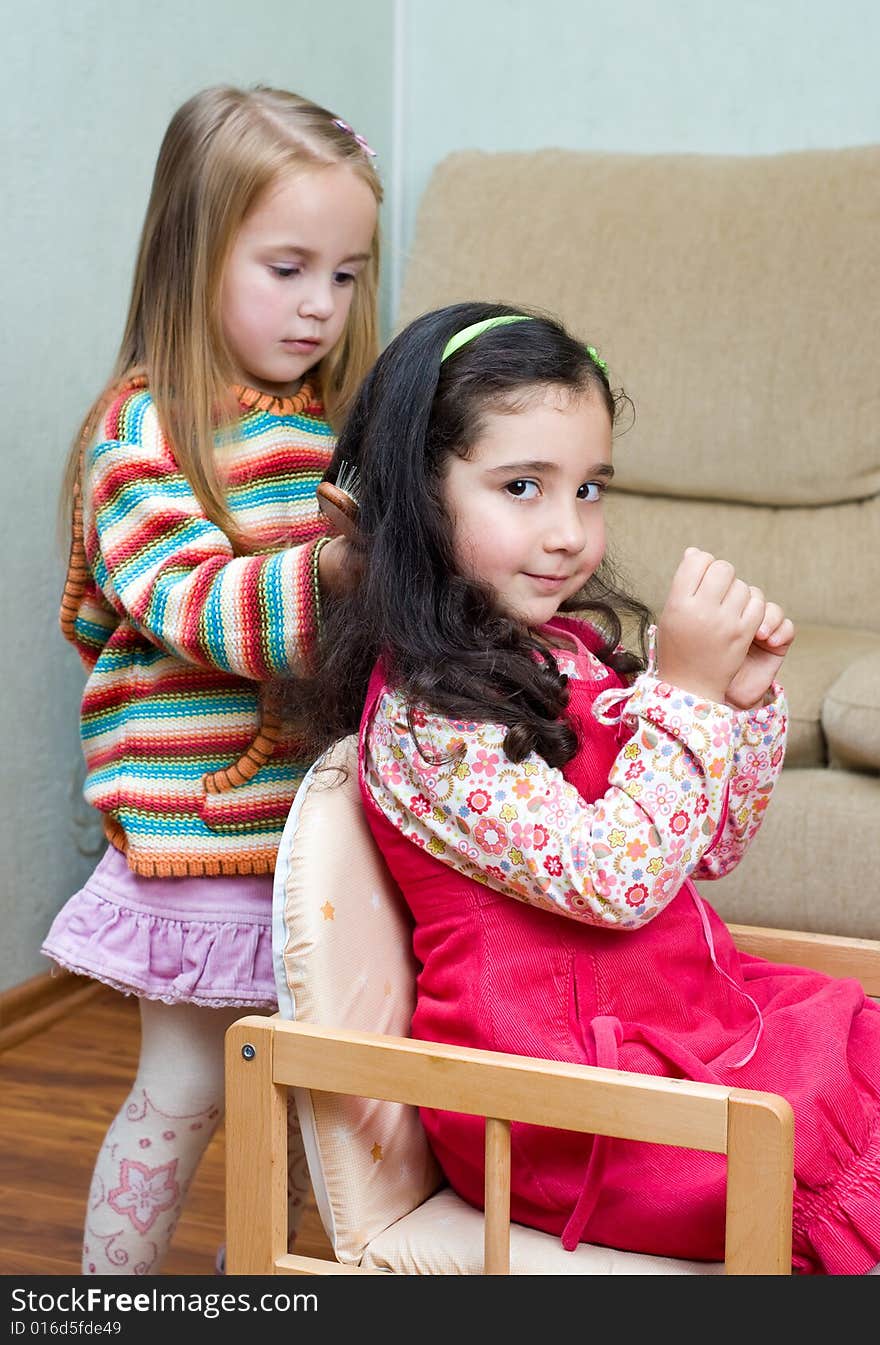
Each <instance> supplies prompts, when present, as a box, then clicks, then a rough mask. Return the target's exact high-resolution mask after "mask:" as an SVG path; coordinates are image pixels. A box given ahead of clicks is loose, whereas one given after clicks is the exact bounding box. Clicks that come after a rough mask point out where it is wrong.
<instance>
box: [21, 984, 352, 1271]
mask: <svg viewBox="0 0 880 1345" xmlns="http://www.w3.org/2000/svg"><path fill="white" fill-rule="evenodd" d="M139 1036H140V1030H139V1022H138V1011H137V1002H136V1000H134V999H133V998H130V997H127V996H124V995H119V994H116V993H115V992H114V991H112V990H103V989H102V990H101V991H100V992H99V993H98V994H97V995H95V996H94V997H93V998H91V999H89V1000H87V1001H86V1003H85V1004H83V1005H82V1006H80V1007H78V1008H76V1009H74V1010H73V1011H72V1012H70V1013H69V1015H68V1016H67V1017H65V1018H63V1019H59V1020H58V1021H56V1022H55V1023H53V1024H52V1025H51V1026H50V1027H49V1028H47V1029H46V1030H44V1031H42V1032H39V1033H37V1034H36V1035H35V1036H31V1037H28V1038H26V1039H25V1040H24V1041H22V1042H20V1043H19V1044H18V1045H16V1046H13V1047H11V1048H10V1049H9V1050H7V1051H5V1052H3V1053H2V1054H0V1274H3V1275H16V1274H19V1275H79V1273H80V1248H81V1244H82V1225H83V1216H84V1213H85V1203H86V1196H87V1194H88V1189H89V1182H90V1181H91V1176H92V1168H93V1166H94V1162H95V1157H96V1155H97V1152H98V1148H99V1146H100V1144H101V1141H102V1140H103V1138H104V1134H105V1132H106V1130H107V1127H108V1126H109V1124H110V1122H111V1121H112V1119H113V1117H114V1116H115V1114H116V1112H117V1110H118V1109H119V1106H120V1104H121V1103H122V1102H123V1100H124V1098H125V1096H126V1094H127V1093H128V1090H129V1088H130V1087H131V1083H132V1080H133V1079H134V1074H135V1067H136V1064H137V1054H138V1043H139ZM224 1153H225V1151H224V1139H223V1127H222V1125H221V1126H220V1128H219V1129H218V1131H217V1133H216V1134H215V1136H214V1138H213V1139H212V1141H211V1143H210V1145H209V1147H208V1150H207V1152H206V1154H205V1157H204V1158H203V1160H202V1164H201V1167H200V1168H199V1170H198V1172H197V1173H196V1176H195V1180H194V1182H193V1185H192V1187H191V1189H190V1194H189V1198H188V1200H187V1203H186V1207H185V1209H184V1212H183V1215H182V1216H181V1219H180V1222H179V1224H178V1226H177V1231H176V1233H175V1235H174V1240H173V1242H172V1245H171V1250H170V1252H169V1255H168V1257H167V1259H166V1261H165V1265H164V1266H163V1268H162V1274H163V1275H210V1274H213V1272H214V1259H215V1256H216V1253H217V1248H218V1247H219V1246H220V1245H221V1243H222V1242H223V1241H224V1230H223V1175H224ZM297 1250H298V1251H302V1252H303V1253H304V1254H305V1255H307V1256H329V1255H330V1250H329V1245H328V1243H327V1239H326V1237H325V1235H324V1231H323V1229H322V1228H321V1225H320V1222H319V1220H318V1218H317V1214H316V1212H315V1210H314V1207H312V1208H311V1209H310V1210H309V1211H308V1213H307V1215H306V1217H305V1220H304V1223H303V1228H302V1230H301V1232H300V1237H299V1238H298V1240H297Z"/></svg>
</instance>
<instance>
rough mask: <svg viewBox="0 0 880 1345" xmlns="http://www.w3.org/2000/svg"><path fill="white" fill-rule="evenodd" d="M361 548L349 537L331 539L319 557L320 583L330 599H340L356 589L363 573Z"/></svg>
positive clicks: (323, 547) (322, 548)
mask: <svg viewBox="0 0 880 1345" xmlns="http://www.w3.org/2000/svg"><path fill="white" fill-rule="evenodd" d="M363 566H364V560H363V553H362V552H361V550H360V548H359V547H358V546H356V545H355V544H354V543H353V542H351V541H350V540H349V539H348V538H347V537H342V536H337V537H331V538H330V540H329V542H326V543H325V545H324V546H322V547H321V551H320V553H319V555H318V583H319V584H320V585H321V592H322V593H323V594H324V595H325V596H326V597H328V598H336V597H340V596H342V595H343V594H345V593H350V592H351V590H352V589H354V588H356V587H357V585H358V583H359V581H360V577H361V572H362V571H363Z"/></svg>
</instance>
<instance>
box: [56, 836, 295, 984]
mask: <svg viewBox="0 0 880 1345" xmlns="http://www.w3.org/2000/svg"><path fill="white" fill-rule="evenodd" d="M272 882H273V879H272V875H271V874H260V875H258V876H256V877H248V876H245V875H241V876H238V875H237V876H235V877H217V878H143V877H141V876H140V874H137V873H133V872H132V870H131V869H130V868H129V867H128V864H127V863H126V860H125V856H124V855H123V854H121V853H120V851H118V850H116V849H115V848H114V847H113V846H108V847H107V850H106V852H105V854H104V856H103V857H102V859H101V861H100V863H99V864H98V866H97V868H96V869H95V871H94V873H93V874H92V876H91V877H90V878H89V880H88V882H87V883H86V884H85V886H84V887H83V888H81V890H80V891H79V892H77V893H75V894H74V895H73V896H72V897H71V898H70V900H69V901H67V902H66V903H65V905H64V906H63V907H62V908H61V910H60V911H59V912H58V914H57V916H56V917H55V920H54V921H53V923H52V927H51V929H50V930H49V933H48V934H47V935H46V938H45V940H44V942H43V946H42V950H41V951H42V952H43V953H45V955H46V956H47V957H50V958H52V960H53V961H54V962H57V963H59V965H60V966H62V967H66V968H67V970H68V971H72V972H76V973H77V974H78V975H80V976H90V977H92V978H93V979H94V980H97V981H103V982H104V983H105V985H110V986H112V987H113V988H114V990H121V991H122V992H123V993H124V994H128V995H138V996H140V997H141V998H144V999H157V1000H161V1001H162V1002H163V1003H165V1004H183V1003H187V1004H200V1005H204V1006H205V1007H209V1008H215V1009H216V1008H223V1007H226V1006H230V1007H238V1006H240V1007H242V1008H261V1009H262V1008H270V1009H275V1008H277V1007H278V1001H277V996H276V992H275V977H274V973H273V969H272Z"/></svg>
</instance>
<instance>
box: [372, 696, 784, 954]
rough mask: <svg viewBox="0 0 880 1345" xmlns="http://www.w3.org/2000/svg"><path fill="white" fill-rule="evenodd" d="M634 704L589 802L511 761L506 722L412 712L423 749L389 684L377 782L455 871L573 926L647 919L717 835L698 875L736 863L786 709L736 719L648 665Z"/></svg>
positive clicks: (406, 822) (539, 762)
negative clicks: (627, 731)
mask: <svg viewBox="0 0 880 1345" xmlns="http://www.w3.org/2000/svg"><path fill="white" fill-rule="evenodd" d="M625 711H626V715H627V718H628V719H629V718H630V717H631V716H632V717H634V718H635V721H636V730H635V732H634V733H633V736H632V737H631V738H630V740H629V741H628V742H627V743H626V744H625V745H624V746H623V747H622V749H621V751H620V753H619V754H618V756H617V759H616V760H615V762H614V764H613V766H612V769H611V772H610V775H609V781H608V790H607V792H606V793H605V795H604V797H602V798H600V799H598V800H597V801H596V802H595V803H593V804H588V803H586V802H585V801H584V799H582V798H581V796H580V794H579V793H578V791H577V790H576V789H575V788H574V786H572V785H571V784H569V783H568V781H567V780H566V779H565V777H564V776H563V774H562V772H561V771H560V770H558V769H556V768H554V767H551V766H548V764H547V763H546V761H544V759H543V757H541V756H539V755H537V754H536V753H532V754H531V755H530V756H528V757H526V758H525V760H523V761H521V762H519V763H516V764H515V763H514V762H512V761H510V759H509V758H508V757H507V756H506V755H505V752H504V747H503V743H504V737H505V733H506V728H505V726H504V725H499V724H488V723H462V722H457V721H453V720H449V719H447V718H444V717H443V716H438V715H433V714H430V713H428V712H426V711H423V710H418V709H416V710H415V711H414V712H413V713H412V716H411V718H412V723H413V728H414V729H415V732H416V735H417V738H418V743H417V742H416V741H415V739H414V737H413V734H412V733H411V731H410V728H409V722H408V721H409V718H410V716H409V715H408V711H407V706H406V704H405V701H404V699H403V697H402V696H401V695H399V694H398V693H396V692H393V691H386V692H385V693H384V694H383V696H382V697H381V698H380V700H379V702H378V704H377V707H376V710H375V714H374V716H373V719H372V723H371V725H370V728H369V732H368V734H367V740H366V744H365V748H366V757H365V766H366V779H367V783H368V786H369V788H370V790H371V793H372V795H373V797H374V799H375V801H376V803H377V804H378V806H379V808H380V809H381V810H382V812H383V813H384V814H385V816H386V817H388V818H389V820H390V821H391V822H392V823H393V824H394V825H395V826H396V827H397V828H398V830H399V831H401V832H402V833H403V835H405V836H406V837H407V838H408V839H409V840H411V841H412V842H413V843H414V844H416V845H420V846H423V847H425V849H427V850H428V851H429V853H431V854H433V855H436V856H437V857H438V858H439V859H440V860H441V861H443V862H444V863H446V864H449V865H450V866H451V867H452V868H454V869H456V870H457V871H458V872H459V873H462V874H464V875H466V876H468V877H470V878H474V879H476V880H477V881H479V882H482V883H485V884H486V885H487V886H489V887H491V888H494V889H495V890H497V891H499V892H502V893H506V894H508V895H510V896H512V897H515V898H518V899H519V900H522V901H526V902H529V903H530V904H532V905H535V906H539V907H541V908H543V909H545V910H550V911H554V912H556V913H558V914H560V915H563V916H567V917H569V918H571V919H574V920H581V921H584V922H586V923H588V924H593V925H603V926H608V927H614V928H621V929H634V928H638V926H640V925H644V924H647V922H648V921H649V920H651V919H653V918H654V916H656V915H657V914H658V913H659V912H660V911H661V910H662V909H663V907H664V906H665V905H666V904H667V903H668V902H669V901H671V900H672V898H673V897H674V896H675V895H676V893H677V892H678V889H679V888H680V886H681V884H682V882H683V881H684V879H685V878H687V877H688V876H689V875H690V874H692V873H694V872H695V871H696V870H697V868H698V866H699V865H700V864H701V861H703V859H704V856H705V855H706V851H707V850H708V848H709V847H710V845H711V844H712V843H713V841H714V848H713V853H712V855H711V857H710V862H709V864H708V866H706V864H705V863H704V865H703V867H702V868H701V869H700V876H704V877H709V876H720V874H721V873H722V872H726V871H727V869H729V868H731V867H732V866H733V864H734V863H735V862H736V860H737V858H738V857H739V854H741V852H742V850H743V849H744V848H745V845H746V844H747V842H748V840H749V839H750V838H751V836H752V835H753V834H754V832H755V831H756V830H757V828H758V826H759V825H760V820H761V814H762V811H763V808H764V807H765V806H766V802H762V800H765V799H766V792H769V787H770V786H771V785H772V778H773V774H774V772H778V769H779V766H780V764H781V755H780V756H778V759H777V746H780V745H781V741H782V735H783V733H784V715H781V722H779V717H780V711H778V710H777V709H776V706H775V704H774V705H771V706H768V707H766V708H765V709H764V710H761V711H758V712H753V713H752V714H751V715H746V714H738V713H737V712H735V711H734V710H731V709H729V708H728V707H727V706H723V705H716V704H714V703H712V702H708V701H701V700H699V699H698V698H696V697H694V696H692V695H689V694H687V693H685V692H683V691H679V690H677V689H676V688H674V687H672V686H670V685H669V684H668V683H662V682H659V681H658V680H657V678H656V676H653V675H649V674H643V675H642V676H641V677H639V678H637V679H636V681H635V683H634V684H633V687H632V688H631V694H630V696H629V698H628V701H627V704H626V707H625ZM762 791H766V792H762ZM728 794H729V795H730V800H731V802H730V806H728ZM722 824H723V825H722ZM719 828H720V832H719ZM716 833H718V834H717V835H716Z"/></svg>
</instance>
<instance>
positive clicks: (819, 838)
mask: <svg viewBox="0 0 880 1345" xmlns="http://www.w3.org/2000/svg"><path fill="white" fill-rule="evenodd" d="M878 873H880V777H878V776H877V775H866V774H861V773H859V772H857V771H836V770H829V769H828V768H827V767H824V766H823V767H818V768H816V769H815V770H800V771H797V770H792V771H790V770H783V772H782V776H781V778H780V780H779V781H778V783H777V785H776V788H775V789H774V791H773V799H772V801H771V803H770V807H769V808H768V809H767V812H766V813H765V815H764V821H763V823H762V824H761V830H760V831H759V832H758V834H757V836H756V837H755V838H754V840H753V841H752V842H751V844H750V845H749V849H748V853H747V854H746V856H745V859H743V861H742V863H740V864H738V865H737V867H736V868H735V869H734V870H733V871H732V873H729V874H728V875H727V877H726V878H721V879H718V880H717V881H715V882H705V881H701V882H699V883H698V884H697V886H698V887H699V889H700V891H701V892H702V894H703V896H704V897H705V898H706V899H707V900H708V901H709V902H711V904H712V905H713V906H714V907H715V909H716V910H717V911H718V913H719V915H721V916H723V918H724V919H725V920H727V921H729V922H731V923H733V924H738V925H765V926H770V927H772V928H775V929H802V930H807V931H809V932H810V933H814V934H842V935H845V936H848V937H850V938H856V939H880V901H878V900H877V877H876V875H877V874H878Z"/></svg>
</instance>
